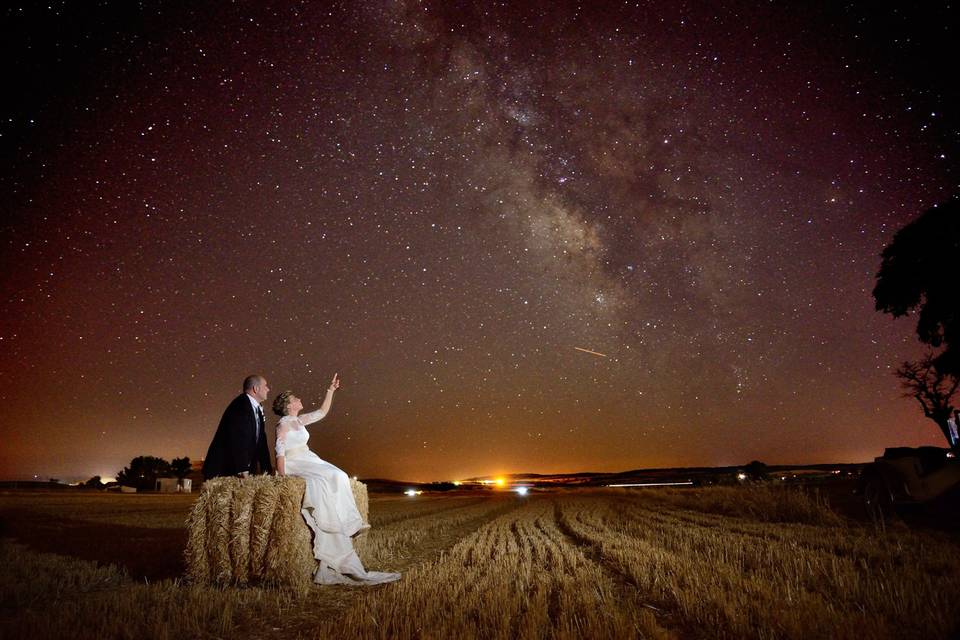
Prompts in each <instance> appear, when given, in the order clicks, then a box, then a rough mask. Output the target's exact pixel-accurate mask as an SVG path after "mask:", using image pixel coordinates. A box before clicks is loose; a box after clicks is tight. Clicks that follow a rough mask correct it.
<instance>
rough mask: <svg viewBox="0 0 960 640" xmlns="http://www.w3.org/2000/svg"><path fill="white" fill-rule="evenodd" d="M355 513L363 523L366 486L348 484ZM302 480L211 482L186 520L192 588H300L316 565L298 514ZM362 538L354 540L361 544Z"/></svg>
mask: <svg viewBox="0 0 960 640" xmlns="http://www.w3.org/2000/svg"><path fill="white" fill-rule="evenodd" d="M351 488H352V489H353V495H354V497H355V499H356V501H357V509H358V510H359V511H360V515H361V516H363V520H364V522H369V519H368V518H369V502H368V498H367V487H366V485H364V484H363V483H362V482H358V481H356V480H351ZM305 489H306V483H305V482H304V481H303V479H302V478H292V477H279V476H254V477H250V478H244V479H240V478H214V479H212V480H208V481H206V482H205V483H204V485H203V490H202V491H201V492H200V496H199V497H198V498H197V502H196V503H195V504H194V507H193V511H192V512H191V513H190V516H189V517H188V519H187V549H186V552H185V556H186V564H187V578H188V579H189V580H190V581H191V582H193V583H196V584H215V585H220V586H226V585H235V586H243V585H250V584H256V585H269V586H278V587H292V588H295V589H306V588H308V587H309V586H310V584H312V582H313V574H314V571H316V568H317V561H316V560H315V559H314V557H313V544H312V541H311V536H312V532H311V531H310V527H308V526H307V523H306V522H304V520H303V516H302V515H301V513H300V506H301V504H302V503H303V492H304V490H305ZM364 538H365V536H359V537H358V538H357V539H355V543H356V544H357V546H363V544H364V542H365V540H364Z"/></svg>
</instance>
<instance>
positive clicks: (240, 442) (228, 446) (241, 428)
mask: <svg viewBox="0 0 960 640" xmlns="http://www.w3.org/2000/svg"><path fill="white" fill-rule="evenodd" d="M268 393H270V387H268V386H267V381H266V379H265V378H264V377H263V376H247V378H246V379H245V380H244V381H243V393H241V394H240V395H239V396H237V397H236V398H234V399H233V402H231V403H230V404H229V405H228V406H227V409H226V411H224V412H223V417H222V418H220V426H218V427H217V432H216V434H214V436H213V442H211V443H210V448H209V449H208V450H207V457H206V458H205V459H204V461H203V477H204V479H206V480H209V479H210V478H216V477H217V476H237V475H248V474H255V473H258V472H259V473H272V472H273V467H272V466H271V464H270V451H269V450H268V449H267V434H266V429H265V426H266V421H265V420H264V417H263V408H262V407H261V406H260V403H261V402H263V401H264V400H266V399H267V394H268ZM258 467H259V470H258Z"/></svg>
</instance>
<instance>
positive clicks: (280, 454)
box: [273, 374, 400, 584]
mask: <svg viewBox="0 0 960 640" xmlns="http://www.w3.org/2000/svg"><path fill="white" fill-rule="evenodd" d="M339 386H340V381H339V379H338V378H337V375H336V374H334V376H333V381H332V382H331V383H330V387H329V388H328V389H327V395H326V398H324V400H323V405H321V407H320V408H319V409H317V410H316V411H311V412H310V413H305V414H303V415H300V412H301V411H303V403H302V402H301V401H300V398H298V397H297V396H295V395H293V392H291V391H284V392H282V393H280V394H279V395H278V396H277V397H276V399H274V401H273V412H274V413H276V414H277V415H278V416H280V423H279V424H278V425H277V447H276V454H277V475H281V476H296V477H299V478H303V479H304V480H306V482H307V490H306V492H305V493H304V495H303V506H302V508H301V510H300V511H301V513H302V514H303V518H304V520H306V521H307V524H308V525H309V526H310V529H312V530H313V555H314V557H315V558H316V559H317V560H319V561H320V566H319V567H318V568H317V573H316V575H315V576H314V582H316V583H318V584H380V583H383V582H392V581H394V580H399V579H400V574H399V573H383V572H379V571H366V570H365V569H364V568H363V563H361V562H360V557H359V556H357V553H356V551H354V550H353V542H352V541H351V540H350V538H351V536H354V535H356V534H357V533H359V532H360V531H363V530H365V529H369V528H370V525H369V524H366V523H365V522H364V521H363V518H362V517H361V516H360V512H359V511H358V510H357V504H356V501H355V500H354V497H353V490H352V489H351V488H350V478H348V477H347V474H345V473H344V472H343V471H341V470H340V469H338V468H337V467H335V466H333V465H332V464H330V463H329V462H326V461H324V460H322V459H321V458H320V457H319V456H318V455H317V454H315V453H314V452H313V451H311V450H310V448H309V447H307V440H308V439H309V438H310V434H309V433H307V430H306V428H305V427H306V426H307V425H308V424H311V423H314V422H317V421H318V420H321V419H322V418H323V417H324V416H326V415H327V412H329V411H330V405H331V404H333V393H334V392H335V391H336V390H337V388H339Z"/></svg>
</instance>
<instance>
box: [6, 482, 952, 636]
mask: <svg viewBox="0 0 960 640" xmlns="http://www.w3.org/2000/svg"><path fill="white" fill-rule="evenodd" d="M194 499H195V497H194V498H191V497H189V496H187V497H184V496H149V495H144V496H139V495H138V496H114V495H110V496H107V495H102V494H93V495H90V494H17V493H10V494H2V495H0V523H2V525H3V529H2V535H3V536H4V537H5V539H4V540H3V541H2V543H0V566H3V567H4V570H3V572H2V574H0V637H4V638H8V637H9V638H19V637H24V638H26V637H29V638H57V637H67V636H69V637H75V638H125V637H130V638H132V637H141V638H176V637H191V638H193V637H197V638H219V637H236V636H237V635H238V634H240V635H243V636H245V637H246V636H250V637H263V638H274V637H275V638H293V637H304V638H314V637H315V638H323V637H331V636H336V637H347V638H350V637H357V638H416V637H428V638H432V637H436V638H443V637H457V638H460V637H463V638H491V637H499V638H512V637H519V638H555V637H559V638H569V637H584V638H634V637H643V638H828V637H829V638H858V639H859V638H865V637H869V638H949V637H951V636H952V635H953V632H955V631H957V630H958V629H960V612H958V611H960V610H958V608H957V607H956V606H955V600H956V598H955V595H954V594H956V593H958V589H960V559H958V553H957V551H958V550H960V549H958V544H957V541H956V538H954V537H951V536H949V535H947V534H945V533H942V532H933V531H923V530H920V531H916V530H915V531H911V530H909V529H907V528H906V527H902V526H900V527H889V528H888V529H887V530H886V531H885V532H879V531H876V530H874V529H873V528H871V527H868V526H864V525H862V524H859V523H856V522H851V521H849V520H847V519H845V518H843V517H842V516H839V515H837V514H836V513H834V512H833V511H831V510H830V508H829V506H828V505H827V504H826V503H824V502H823V501H821V500H819V499H817V498H816V497H815V496H811V495H808V494H804V493H799V492H795V491H789V490H783V489H779V490H775V489H766V488H761V489H738V488H705V489H696V490H672V491H671V490H642V491H635V490H633V491H632V490H620V491H569V492H563V491H558V492H553V493H543V494H532V495H529V496H527V497H519V496H516V495H514V494H508V493H490V494H483V495H478V494H471V493H461V494H451V495H441V496H437V497H431V496H418V497H416V498H407V497H394V496H391V497H384V496H377V495H372V496H371V500H370V519H371V523H372V524H373V529H372V530H371V531H370V532H369V533H368V534H366V536H364V538H363V539H362V542H361V543H359V544H358V551H359V553H360V555H361V557H362V559H363V560H364V563H365V564H366V565H367V566H368V567H369V568H371V569H377V570H386V571H402V572H403V574H404V576H403V579H402V580H401V581H400V582H399V583H395V584H391V585H382V586H378V587H373V588H356V587H314V588H311V589H309V590H308V591H307V592H306V594H303V593H300V592H297V591H296V590H292V589H276V588H273V589H271V588H263V587H246V588H238V587H228V588H215V587H205V586H198V585H187V584H185V583H184V582H183V581H181V580H179V579H176V578H175V577H174V576H177V575H181V574H182V571H183V560H182V549H183V545H184V544H185V541H186V535H185V530H184V526H185V525H184V522H185V520H186V518H187V515H188V513H189V512H190V509H191V507H192V504H193V500H194ZM57 525H59V526H57ZM98 530H99V531H101V532H102V536H101V537H100V538H99V542H95V541H94V538H95V536H94V532H96V531H98ZM84 531H85V532H86V533H85V534H84V535H79V539H80V540H82V541H85V542H84V543H83V545H84V546H85V547H86V548H84V549H80V548H78V545H77V544H76V543H69V542H67V541H70V540H73V539H75V538H76V537H77V532H84ZM147 532H153V533H152V534H151V533H147ZM163 535H167V536H168V537H169V536H179V538H176V539H178V540H180V541H181V543H180V546H179V547H176V548H175V547H174V545H172V544H170V543H169V540H172V539H174V538H172V537H171V538H168V544H167V545H166V546H164V545H163V544H158V543H157V542H156V541H157V540H163V539H164V538H163ZM151 536H153V537H151ZM58 540H59V541H60V543H61V544H60V546H59V547H58V545H57V544H56V542H57V541H58ZM130 540H133V542H132V543H131V542H130ZM125 545H126V547H131V545H132V546H137V545H140V546H141V549H140V555H141V556H154V563H153V564H154V566H153V568H152V572H153V573H152V575H149V574H147V573H145V572H144V571H143V566H142V565H140V564H137V562H136V561H135V557H134V554H132V553H130V550H131V549H128V550H127V552H124V553H117V552H116V551H115V547H116V546H119V547H121V548H124V546H125ZM151 545H157V546H155V547H154V546H151ZM51 551H52V552H56V553H57V555H53V554H51V553H43V552H51ZM175 551H176V552H175ZM164 563H165V564H166V565H167V570H166V572H164V571H158V570H157V566H156V565H158V564H160V565H162V564H164ZM178 572H179V573H178ZM164 573H165V575H164ZM158 575H160V576H163V579H158V578H157V577H155V576H158ZM145 577H146V578H147V580H146V581H145V580H144V578H145Z"/></svg>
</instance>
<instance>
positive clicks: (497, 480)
mask: <svg viewBox="0 0 960 640" xmlns="http://www.w3.org/2000/svg"><path fill="white" fill-rule="evenodd" d="M495 482H496V485H497V486H498V487H502V486H504V485H505V484H507V481H506V480H505V479H503V478H497V479H496V481H495Z"/></svg>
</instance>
